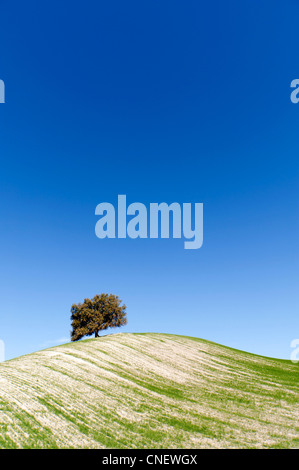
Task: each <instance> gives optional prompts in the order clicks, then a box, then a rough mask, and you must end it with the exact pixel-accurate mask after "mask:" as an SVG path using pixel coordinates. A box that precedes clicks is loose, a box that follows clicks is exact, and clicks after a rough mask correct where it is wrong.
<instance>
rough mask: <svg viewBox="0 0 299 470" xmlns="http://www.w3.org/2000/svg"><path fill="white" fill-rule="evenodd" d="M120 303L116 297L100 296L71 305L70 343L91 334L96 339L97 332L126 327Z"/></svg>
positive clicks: (124, 314)
mask: <svg viewBox="0 0 299 470" xmlns="http://www.w3.org/2000/svg"><path fill="white" fill-rule="evenodd" d="M121 302H122V301H121V300H120V299H119V298H118V296H117V295H113V294H100V295H96V296H95V297H94V298H93V299H84V302H83V303H79V304H74V305H72V308H71V313H72V315H71V320H72V331H71V339H72V341H77V340H78V339H81V338H83V336H91V335H92V334H95V337H96V338H97V337H98V336H99V331H102V330H106V329H107V328H115V327H117V326H122V325H126V324H127V318H126V306H125V305H121Z"/></svg>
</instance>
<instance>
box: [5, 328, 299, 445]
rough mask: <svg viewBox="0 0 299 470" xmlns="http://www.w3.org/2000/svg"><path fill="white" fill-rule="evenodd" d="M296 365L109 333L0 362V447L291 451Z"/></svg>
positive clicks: (298, 439)
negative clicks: (271, 449) (288, 449)
mask: <svg viewBox="0 0 299 470" xmlns="http://www.w3.org/2000/svg"><path fill="white" fill-rule="evenodd" d="M298 379H299V364H293V363H292V362H291V361H286V360H279V359H273V358H266V357H263V356H257V355H254V354H250V353H246V352H244V351H238V350H235V349H231V348H228V347H225V346H221V345H218V344H216V343H212V342H209V341H206V340H201V339H198V338H192V337H185V336H177V335H168V334H158V333H147V334H141V333H136V334H130V333H125V334H116V335H107V336H105V337H101V338H97V339H90V340H83V341H79V342H76V343H68V344H65V345H62V346H57V347H53V348H49V349H46V350H43V351H39V352H37V353H33V354H29V355H26V356H23V357H20V358H17V359H13V360H10V361H7V362H4V363H2V364H0V431H1V432H0V448H298V447H299V428H298V422H299V407H298V402H299V380H298Z"/></svg>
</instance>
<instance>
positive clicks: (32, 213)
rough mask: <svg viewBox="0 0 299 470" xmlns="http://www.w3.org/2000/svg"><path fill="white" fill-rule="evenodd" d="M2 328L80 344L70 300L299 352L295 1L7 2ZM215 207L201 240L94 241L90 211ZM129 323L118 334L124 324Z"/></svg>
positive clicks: (248, 344) (146, 328) (25, 342)
mask: <svg viewBox="0 0 299 470" xmlns="http://www.w3.org/2000/svg"><path fill="white" fill-rule="evenodd" d="M0 16H1V29H0V44H1V54H0V79H3V80H4V81H5V84H6V103H5V104H1V105H0V155H1V172H0V191H1V204H0V217H1V232H0V250H1V251H0V253H1V263H0V289H1V297H0V300H1V302H0V318H1V321H0V338H1V339H2V340H4V341H5V344H6V357H7V358H11V357H14V356H18V355H21V354H25V353H28V352H32V351H34V350H38V349H41V348H43V347H46V346H51V345H54V344H55V343H57V342H59V341H60V340H63V339H64V338H68V337H69V332H70V307H71V304H72V303H74V302H79V301H82V300H83V299H84V297H91V296H93V295H95V294H96V293H100V292H112V293H115V294H118V295H119V296H120V298H121V299H123V301H124V302H125V303H126V304H127V312H128V325H127V326H126V327H125V328H123V329H122V330H119V332H120V331H124V332H125V331H128V332H150V331H155V332H169V333H176V334H183V335H191V336H197V337H201V338H205V339H208V340H212V341H215V342H219V343H222V344H225V345H228V346H232V347H235V348H239V349H243V350H247V351H251V352H253V353H257V354H262V355H267V356H274V357H281V358H289V356H290V352H291V349H290V342H291V340H292V339H294V338H298V337H299V320H298V307H299V305H298V303H299V302H298V280H299V279H298V235H299V230H298V228H299V227H298V202H299V196H298V179H299V178H298V176H299V175H298V170H299V158H298V156H299V138H298V135H299V104H298V105H295V104H292V103H291V101H290V92H291V90H290V82H291V81H292V80H293V79H294V78H299V59H298V45H299V44H298V43H299V39H298V18H299V4H298V2H297V1H295V0H292V1H291V0H288V1H287V2H281V1H275V0H274V1H273V0H271V1H270V0H264V1H261V0H242V1H240V0H231V1H229V2H223V0H217V1H214V2H208V1H206V2H203V1H198V0H196V1H195V0H190V1H188V2H183V1H177V0H171V1H165V0H162V1H159V2H158V1H153V0H150V1H137V0H136V1H132V0H128V1H127V2H123V1H113V0H112V1H109V2H99V1H85V2H78V1H74V0H73V1H69V0H67V1H64V2H61V1H59V2H58V1H57V0H54V1H51V2H41V1H38V0H36V1H32V0H28V1H26V2H23V1H20V0H19V1H10V2H8V1H3V2H1V5H0ZM118 194H126V195H127V198H128V202H129V203H131V202H135V201H138V202H143V203H145V204H149V203H150V202H162V201H163V202H167V203H171V202H174V201H175V202H179V203H183V202H203V203H204V244H203V247H202V248H200V249H199V250H184V249H183V241H182V240H149V239H147V240H130V239H126V240H118V239H116V240H99V239H98V238H96V236H95V232H94V227H95V223H96V220H97V218H96V217H95V215H94V211H95V207H96V205H97V204H99V203H100V202H111V203H116V201H117V195H118ZM115 332H116V330H115Z"/></svg>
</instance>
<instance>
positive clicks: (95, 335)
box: [94, 330, 99, 338]
mask: <svg viewBox="0 0 299 470" xmlns="http://www.w3.org/2000/svg"><path fill="white" fill-rule="evenodd" d="M94 337H95V338H98V337H99V332H98V330H96V331H95V334H94Z"/></svg>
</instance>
